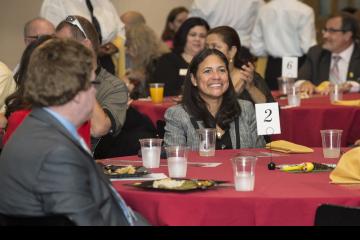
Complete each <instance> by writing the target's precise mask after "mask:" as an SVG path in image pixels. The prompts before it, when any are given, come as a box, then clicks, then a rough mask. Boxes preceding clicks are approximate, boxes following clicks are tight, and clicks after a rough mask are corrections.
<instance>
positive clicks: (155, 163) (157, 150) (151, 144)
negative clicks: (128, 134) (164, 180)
mask: <svg viewBox="0 0 360 240" xmlns="http://www.w3.org/2000/svg"><path fill="white" fill-rule="evenodd" d="M139 141H140V144H141V156H142V161H143V166H144V167H146V168H158V167H160V154H161V143H162V139H158V138H145V139H140V140H139Z"/></svg>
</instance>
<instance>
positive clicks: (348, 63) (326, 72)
mask: <svg viewBox="0 0 360 240" xmlns="http://www.w3.org/2000/svg"><path fill="white" fill-rule="evenodd" d="M322 33H323V39H324V43H323V44H322V45H316V46H314V47H312V48H310V49H309V52H308V53H307V58H306V61H305V63H304V64H303V66H302V67H301V68H300V71H299V77H298V79H299V80H300V81H301V80H305V81H302V82H299V84H300V87H301V89H302V90H303V91H306V92H308V93H310V94H312V93H313V92H314V91H318V92H320V93H325V94H327V93H328V92H329V88H330V86H325V87H324V88H322V89H316V86H318V85H319V84H321V83H322V82H324V81H330V83H333V84H340V85H341V86H342V88H343V90H344V91H352V92H357V91H359V87H360V83H359V80H360V67H359V66H360V44H359V26H358V22H357V20H356V19H355V18H354V17H353V16H351V15H349V14H346V13H341V14H339V15H335V16H333V17H330V18H329V19H328V20H327V22H326V25H325V28H324V29H323V32H322Z"/></svg>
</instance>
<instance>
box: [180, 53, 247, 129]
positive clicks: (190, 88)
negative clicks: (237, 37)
mask: <svg viewBox="0 0 360 240" xmlns="http://www.w3.org/2000/svg"><path fill="white" fill-rule="evenodd" d="M210 55H216V56H218V57H219V58H220V59H221V60H222V61H223V62H224V63H225V65H226V69H227V71H228V78H229V87H228V89H227V90H226V91H225V93H224V95H223V100H222V103H221V106H220V108H219V111H218V112H217V114H216V116H215V118H214V117H213V116H212V115H211V113H210V112H209V110H208V108H207V104H206V103H205V101H204V100H203V99H202V98H201V96H200V93H199V89H198V87H196V86H194V85H193V84H192V82H191V76H192V75H193V76H194V77H195V76H196V73H197V71H198V68H199V65H200V64H201V63H202V62H203V61H204V60H205V59H206V58H207V57H208V56H210ZM182 104H183V106H184V108H185V110H186V111H187V112H188V113H189V115H191V116H192V117H194V118H195V119H197V120H202V121H203V122H204V125H205V127H210V128H215V127H216V124H217V125H218V126H219V127H221V128H222V129H228V128H229V126H230V123H231V122H232V121H234V120H235V118H236V117H238V116H239V115H240V114H241V109H240V105H239V103H238V100H237V97H236V93H235V89H234V86H233V84H232V81H231V77H230V73H229V62H228V60H227V58H226V56H225V55H224V54H223V53H222V52H220V51H219V50H216V49H209V48H207V49H204V50H202V51H201V52H200V53H198V54H197V55H196V56H195V57H194V58H193V60H192V61H191V63H190V66H189V68H188V73H187V75H186V79H185V82H184V92H183V99H182Z"/></svg>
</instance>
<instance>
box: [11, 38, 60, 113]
mask: <svg viewBox="0 0 360 240" xmlns="http://www.w3.org/2000/svg"><path fill="white" fill-rule="evenodd" d="M51 38H54V37H52V36H50V35H44V36H41V37H39V38H38V39H37V40H35V41H33V42H31V43H30V44H29V45H28V46H27V47H26V48H25V50H24V52H23V55H22V57H21V60H20V65H19V69H18V71H17V72H16V73H15V75H14V80H15V83H16V90H15V92H14V93H12V94H11V95H9V96H8V97H7V98H6V99H5V106H6V111H5V116H6V117H7V118H8V117H9V116H10V114H11V113H13V112H15V111H17V110H21V109H29V108H30V107H31V104H29V103H27V102H26V101H25V100H24V98H23V96H24V82H25V79H26V72H27V69H28V65H29V61H30V57H31V54H32V53H33V51H34V50H35V49H36V48H37V47H38V46H40V45H41V44H43V43H44V42H46V41H47V40H49V39H51Z"/></svg>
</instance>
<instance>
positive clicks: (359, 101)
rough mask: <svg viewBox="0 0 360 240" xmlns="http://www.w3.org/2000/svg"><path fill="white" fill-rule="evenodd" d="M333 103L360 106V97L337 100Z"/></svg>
mask: <svg viewBox="0 0 360 240" xmlns="http://www.w3.org/2000/svg"><path fill="white" fill-rule="evenodd" d="M333 104H335V105H342V106H351V107H360V99H359V100H341V101H340V100H339V101H335V102H334V103H333Z"/></svg>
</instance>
